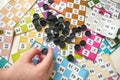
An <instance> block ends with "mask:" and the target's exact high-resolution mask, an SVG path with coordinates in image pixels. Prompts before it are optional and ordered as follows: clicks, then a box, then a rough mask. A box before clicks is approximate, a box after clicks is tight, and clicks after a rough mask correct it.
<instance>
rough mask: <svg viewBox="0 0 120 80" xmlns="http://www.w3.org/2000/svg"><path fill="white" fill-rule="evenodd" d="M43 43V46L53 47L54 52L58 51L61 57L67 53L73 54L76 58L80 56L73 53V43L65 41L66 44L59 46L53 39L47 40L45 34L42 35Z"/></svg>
mask: <svg viewBox="0 0 120 80" xmlns="http://www.w3.org/2000/svg"><path fill="white" fill-rule="evenodd" d="M43 44H44V46H48V47H51V48H52V49H53V52H54V53H58V54H59V55H61V56H63V57H67V56H68V55H69V54H72V55H73V56H74V58H76V59H78V58H81V56H79V55H77V54H75V52H74V51H75V50H74V45H75V44H72V43H71V44H68V43H65V44H66V46H65V48H60V47H59V46H57V45H55V44H54V42H53V41H47V37H46V36H45V37H44V41H43Z"/></svg>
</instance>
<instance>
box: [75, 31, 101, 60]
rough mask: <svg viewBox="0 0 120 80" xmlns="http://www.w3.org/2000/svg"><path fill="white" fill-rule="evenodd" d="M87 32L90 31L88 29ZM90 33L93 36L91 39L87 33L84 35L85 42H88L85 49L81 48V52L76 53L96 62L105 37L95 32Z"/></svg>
mask: <svg viewBox="0 0 120 80" xmlns="http://www.w3.org/2000/svg"><path fill="white" fill-rule="evenodd" d="M87 31H90V30H88V29H87ZM90 32H91V35H90V36H89V37H87V36H86V35H85V32H84V33H83V40H84V41H85V42H86V45H85V46H83V47H82V46H80V47H81V48H80V50H78V51H75V52H76V53H77V54H79V55H81V56H84V57H85V58H88V59H90V60H92V61H94V60H95V58H96V56H97V52H98V49H99V47H100V43H101V41H102V38H103V37H102V36H101V35H99V34H97V33H95V32H93V31H90Z"/></svg>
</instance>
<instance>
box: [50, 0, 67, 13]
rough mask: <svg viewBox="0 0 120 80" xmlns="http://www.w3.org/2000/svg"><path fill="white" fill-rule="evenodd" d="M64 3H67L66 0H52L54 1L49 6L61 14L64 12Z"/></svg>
mask: <svg viewBox="0 0 120 80" xmlns="http://www.w3.org/2000/svg"><path fill="white" fill-rule="evenodd" d="M66 3H67V0H54V3H52V4H51V5H50V8H52V9H54V10H56V11H58V12H59V13H61V14H65V12H66Z"/></svg>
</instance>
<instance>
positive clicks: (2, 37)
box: [0, 27, 14, 59]
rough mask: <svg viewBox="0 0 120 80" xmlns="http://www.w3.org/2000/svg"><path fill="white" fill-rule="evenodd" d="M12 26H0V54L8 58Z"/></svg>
mask: <svg viewBox="0 0 120 80" xmlns="http://www.w3.org/2000/svg"><path fill="white" fill-rule="evenodd" d="M13 35H14V31H13V28H5V27H4V28H0V56H4V57H5V58H6V59H9V56H10V51H11V47H12V42H13Z"/></svg>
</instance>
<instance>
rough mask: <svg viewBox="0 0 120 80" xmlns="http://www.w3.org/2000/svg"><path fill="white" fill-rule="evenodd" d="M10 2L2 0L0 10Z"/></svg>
mask: <svg viewBox="0 0 120 80" xmlns="http://www.w3.org/2000/svg"><path fill="white" fill-rule="evenodd" d="M8 2H9V0H0V3H1V4H0V10H1V9H2V8H3V7H4V6H5V5H6V4H7V3H8Z"/></svg>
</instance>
